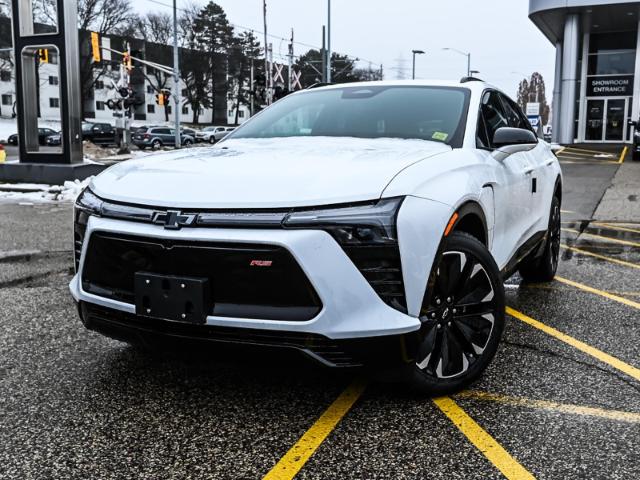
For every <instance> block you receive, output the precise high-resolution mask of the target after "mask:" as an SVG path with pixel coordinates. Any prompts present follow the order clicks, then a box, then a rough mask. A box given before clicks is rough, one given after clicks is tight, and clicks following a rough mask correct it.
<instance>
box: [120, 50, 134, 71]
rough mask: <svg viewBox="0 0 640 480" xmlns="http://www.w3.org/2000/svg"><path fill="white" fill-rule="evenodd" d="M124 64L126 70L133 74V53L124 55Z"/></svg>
mask: <svg viewBox="0 0 640 480" xmlns="http://www.w3.org/2000/svg"><path fill="white" fill-rule="evenodd" d="M122 63H123V64H124V68H126V69H127V70H128V71H129V72H131V69H132V68H133V65H132V63H131V53H129V52H124V53H123V54H122Z"/></svg>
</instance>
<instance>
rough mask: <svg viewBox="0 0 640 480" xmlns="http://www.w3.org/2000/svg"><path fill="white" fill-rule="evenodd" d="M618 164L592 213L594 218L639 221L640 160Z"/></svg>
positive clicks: (628, 157) (628, 156) (629, 159)
mask: <svg viewBox="0 0 640 480" xmlns="http://www.w3.org/2000/svg"><path fill="white" fill-rule="evenodd" d="M630 157H631V155H630V154H627V159H626V161H625V162H624V163H623V164H622V165H620V168H619V169H618V172H617V173H616V175H615V177H613V181H612V183H611V186H610V187H609V188H608V189H607V191H606V192H605V194H604V197H602V200H601V201H600V205H598V208H597V209H596V213H595V214H594V219H595V220H600V221H618V222H631V223H635V222H638V223H640V162H634V161H632V160H631V158H630Z"/></svg>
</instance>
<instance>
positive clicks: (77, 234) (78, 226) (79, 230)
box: [73, 210, 88, 272]
mask: <svg viewBox="0 0 640 480" xmlns="http://www.w3.org/2000/svg"><path fill="white" fill-rule="evenodd" d="M87 220H88V216H87V214H86V213H85V212H83V211H81V210H76V212H75V218H74V221H73V262H74V266H75V268H76V272H77V271H78V268H79V266H80V255H81V254H82V244H83V242H84V235H85V233H86V231H87Z"/></svg>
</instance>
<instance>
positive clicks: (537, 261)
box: [518, 196, 561, 282]
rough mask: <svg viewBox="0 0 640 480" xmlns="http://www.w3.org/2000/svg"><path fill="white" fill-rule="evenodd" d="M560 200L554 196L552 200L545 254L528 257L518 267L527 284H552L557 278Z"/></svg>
mask: <svg viewBox="0 0 640 480" xmlns="http://www.w3.org/2000/svg"><path fill="white" fill-rule="evenodd" d="M560 222H561V219H560V200H559V199H558V197H556V196H554V197H553V199H552V200H551V212H550V214H549V227H548V229H547V240H546V241H545V245H544V247H543V248H544V252H543V253H542V255H540V256H539V257H537V258H536V257H535V256H533V255H535V254H536V253H538V252H537V251H535V252H534V253H533V254H531V255H529V256H528V257H526V258H525V259H524V260H522V262H521V263H520V265H519V266H518V271H519V272H520V276H522V278H523V279H524V280H525V281H527V282H550V281H551V280H553V278H554V277H555V276H556V270H557V269H558V258H559V257H560V225H561V223H560Z"/></svg>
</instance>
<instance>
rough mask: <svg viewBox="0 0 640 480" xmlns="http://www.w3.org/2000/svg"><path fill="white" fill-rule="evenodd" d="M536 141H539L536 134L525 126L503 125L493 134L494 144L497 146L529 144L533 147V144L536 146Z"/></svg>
mask: <svg viewBox="0 0 640 480" xmlns="http://www.w3.org/2000/svg"><path fill="white" fill-rule="evenodd" d="M536 143H538V138H537V137H536V135H535V134H534V133H533V132H532V131H531V130H527V129H525V128H512V127H501V128H499V129H498V130H496V133H494V134H493V146H494V147H495V148H501V147H506V146H509V145H527V146H529V147H531V145H532V144H533V145H534V146H535V144H536ZM531 148H533V147H531Z"/></svg>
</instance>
